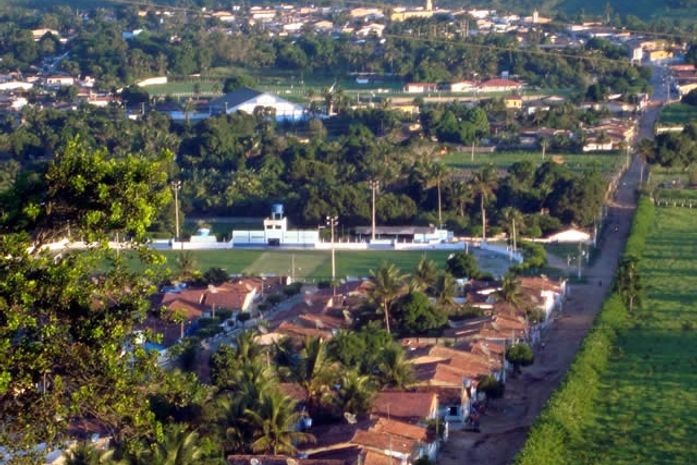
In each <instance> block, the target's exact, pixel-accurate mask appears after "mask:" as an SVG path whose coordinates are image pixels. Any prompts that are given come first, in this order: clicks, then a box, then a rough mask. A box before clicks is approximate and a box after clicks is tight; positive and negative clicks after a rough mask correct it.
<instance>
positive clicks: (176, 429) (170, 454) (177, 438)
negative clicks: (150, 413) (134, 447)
mask: <svg viewBox="0 0 697 465" xmlns="http://www.w3.org/2000/svg"><path fill="white" fill-rule="evenodd" d="M146 457H147V460H145V461H143V462H142V463H143V465H145V464H147V465H198V464H202V463H204V462H205V459H204V454H203V448H202V447H201V446H200V444H199V436H198V433H196V432H195V431H186V429H185V428H183V427H181V426H178V425H174V426H171V427H168V428H167V429H166V430H165V434H164V436H163V437H162V440H161V441H160V442H158V443H156V444H155V445H154V447H153V449H152V452H151V453H150V454H147V455H146ZM139 462H140V460H139Z"/></svg>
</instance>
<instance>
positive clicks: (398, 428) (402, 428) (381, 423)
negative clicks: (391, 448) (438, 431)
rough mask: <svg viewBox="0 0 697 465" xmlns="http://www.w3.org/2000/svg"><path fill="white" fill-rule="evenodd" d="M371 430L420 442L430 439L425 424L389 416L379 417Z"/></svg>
mask: <svg viewBox="0 0 697 465" xmlns="http://www.w3.org/2000/svg"><path fill="white" fill-rule="evenodd" d="M369 431H375V432H377V433H386V434H393V435H397V436H402V437H405V438H407V439H411V440H414V441H420V442H425V441H427V440H428V430H427V429H426V428H424V427H423V426H418V425H414V424H411V423H405V422H403V421H398V420H393V419H387V418H378V419H377V420H376V421H375V424H373V426H371V427H370V429H369Z"/></svg>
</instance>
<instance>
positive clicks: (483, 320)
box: [228, 277, 566, 465]
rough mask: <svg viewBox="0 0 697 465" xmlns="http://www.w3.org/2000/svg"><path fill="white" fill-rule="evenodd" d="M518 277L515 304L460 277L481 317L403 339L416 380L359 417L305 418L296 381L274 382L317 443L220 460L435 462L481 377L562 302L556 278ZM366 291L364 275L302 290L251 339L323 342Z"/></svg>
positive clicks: (472, 413) (477, 402)
mask: <svg viewBox="0 0 697 465" xmlns="http://www.w3.org/2000/svg"><path fill="white" fill-rule="evenodd" d="M520 284H521V295H520V299H521V302H522V303H521V305H518V306H513V305H512V304H510V303H507V302H504V301H502V300H501V299H500V298H499V297H497V291H498V290H499V285H498V283H495V282H486V281H467V282H464V283H461V288H460V295H461V297H460V298H459V301H461V302H466V303H467V305H470V306H472V307H475V308H477V309H479V310H481V312H482V316H481V317H477V318H468V319H465V320H461V321H450V324H449V328H448V329H446V330H445V331H444V333H443V335H442V336H440V337H438V338H407V339H402V340H401V341H400V342H401V344H402V345H403V346H404V348H405V350H406V353H407V356H408V360H409V363H411V364H412V366H413V371H414V380H413V382H412V383H411V384H410V385H409V386H408V388H407V389H404V390H386V391H382V392H379V393H378V394H377V395H376V397H375V399H374V401H373V404H372V408H371V411H370V415H369V416H368V417H367V418H364V419H356V418H351V417H347V418H346V421H340V422H335V423H330V424H323V425H319V426H317V425H313V423H312V421H311V419H308V418H307V416H306V415H307V412H306V410H304V405H305V404H306V403H307V401H308V399H307V398H306V392H305V391H304V390H303V389H302V388H301V387H300V386H299V385H295V384H292V383H284V384H282V386H281V388H282V390H283V392H284V393H285V394H286V395H288V396H290V397H292V398H293V399H295V400H296V401H297V403H298V408H299V409H300V410H301V411H303V412H304V415H305V421H304V422H303V424H302V426H301V428H302V429H303V430H304V431H307V432H309V433H311V434H313V435H314V436H315V437H316V438H317V441H316V442H314V443H311V444H307V445H303V446H301V448H300V454H299V456H298V457H294V458H289V457H285V456H248V455H233V456H230V457H228V461H229V462H230V463H231V464H239V465H241V464H249V465H252V464H256V463H279V464H284V463H285V464H287V463H299V464H300V463H302V464H307V465H311V464H318V463H327V464H332V465H333V464H337V465H338V464H342V465H358V464H361V465H366V464H368V465H383V464H392V465H409V464H412V463H414V462H415V461H416V460H417V459H419V458H420V457H424V456H425V457H428V458H429V459H430V460H435V458H436V455H437V453H438V448H439V445H440V444H441V442H442V441H444V440H447V438H448V431H449V430H450V429H451V428H453V427H462V426H464V425H466V424H470V425H473V426H474V425H477V424H478V422H479V418H480V415H481V412H482V409H483V401H484V400H485V394H484V393H483V392H480V390H479V385H480V383H481V382H482V380H483V379H490V378H493V379H495V380H496V381H497V382H500V383H505V382H506V377H507V372H508V370H509V366H508V363H507V361H506V359H505V350H506V347H507V346H508V345H510V344H512V343H516V342H520V341H526V342H529V343H531V344H535V343H537V342H538V341H539V339H540V331H541V330H542V328H544V327H545V326H547V325H548V324H549V322H550V321H551V317H552V312H553V311H554V310H555V309H559V308H561V305H562V301H563V299H564V296H565V293H566V286H565V283H564V282H556V281H552V280H549V279H546V278H544V277H524V278H521V283H520ZM368 289H369V286H368V284H367V282H366V281H361V280H357V281H353V282H349V283H345V284H343V285H341V286H339V287H338V288H337V289H335V290H332V289H323V290H319V291H317V292H313V293H309V294H305V295H304V296H303V299H302V301H301V302H299V303H298V304H296V305H294V306H292V307H290V308H287V309H285V310H284V311H282V312H278V313H275V314H274V313H270V314H269V315H268V317H267V318H268V321H267V328H268V329H267V330H266V331H264V332H263V333H261V334H260V335H259V336H258V342H259V343H261V344H262V345H270V344H273V343H274V342H277V341H278V340H280V339H281V338H290V339H291V340H292V341H295V342H296V343H300V342H301V341H302V340H304V339H305V338H307V337H319V338H322V339H324V340H329V339H331V338H332V337H333V336H334V335H335V334H336V332H337V331H338V330H340V329H349V328H350V327H351V326H352V325H353V322H354V318H355V317H356V315H357V312H358V308H359V306H360V305H361V303H362V302H363V301H364V300H365V298H366V295H367V292H368ZM523 308H525V309H529V308H536V309H537V310H538V312H539V313H538V317H537V318H531V316H530V314H529V313H528V312H526V311H524V310H520V309H523ZM446 342H447V345H446V344H445V343H446ZM255 460H256V461H257V462H255ZM289 460H290V462H289Z"/></svg>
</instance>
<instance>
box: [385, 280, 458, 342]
mask: <svg viewBox="0 0 697 465" xmlns="http://www.w3.org/2000/svg"><path fill="white" fill-rule="evenodd" d="M393 313H394V319H395V321H396V322H397V325H396V329H397V330H398V331H399V332H400V333H403V334H405V335H408V336H419V335H427V334H430V333H431V332H433V331H436V330H438V329H441V328H442V327H443V326H444V325H445V324H446V323H447V321H448V318H447V316H446V315H445V313H444V312H443V311H441V310H440V309H439V308H438V307H435V306H433V305H431V302H430V301H429V300H428V297H427V296H426V294H424V293H422V292H418V291H415V292H410V293H408V294H406V295H405V296H403V297H402V298H401V299H399V301H398V302H397V303H396V304H395V310H394V312H393Z"/></svg>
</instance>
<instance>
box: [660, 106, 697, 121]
mask: <svg viewBox="0 0 697 465" xmlns="http://www.w3.org/2000/svg"><path fill="white" fill-rule="evenodd" d="M692 121H697V106H693V105H687V104H684V103H673V104H671V105H666V106H665V107H663V108H662V109H661V114H660V115H659V117H658V124H668V125H670V124H688V123H690V122H692Z"/></svg>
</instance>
